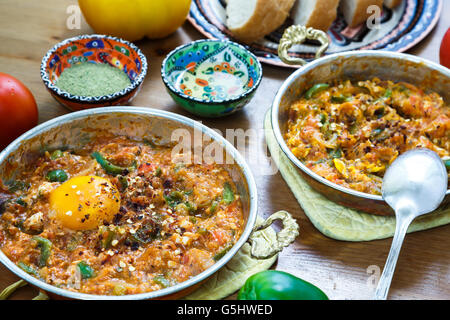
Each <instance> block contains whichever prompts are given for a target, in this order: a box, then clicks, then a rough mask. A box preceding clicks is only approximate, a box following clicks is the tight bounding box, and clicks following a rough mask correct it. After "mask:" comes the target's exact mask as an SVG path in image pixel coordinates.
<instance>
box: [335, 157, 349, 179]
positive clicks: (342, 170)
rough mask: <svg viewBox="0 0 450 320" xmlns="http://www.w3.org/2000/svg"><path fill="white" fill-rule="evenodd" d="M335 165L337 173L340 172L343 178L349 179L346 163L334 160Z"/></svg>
mask: <svg viewBox="0 0 450 320" xmlns="http://www.w3.org/2000/svg"><path fill="white" fill-rule="evenodd" d="M333 163H334V166H335V167H336V169H337V171H339V173H340V174H342V176H343V177H344V178H346V179H347V178H348V171H347V167H346V166H345V163H344V161H342V160H340V159H333Z"/></svg>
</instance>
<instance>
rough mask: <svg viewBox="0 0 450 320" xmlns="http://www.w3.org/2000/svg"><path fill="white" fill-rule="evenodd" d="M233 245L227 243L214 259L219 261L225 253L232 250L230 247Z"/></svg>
mask: <svg viewBox="0 0 450 320" xmlns="http://www.w3.org/2000/svg"><path fill="white" fill-rule="evenodd" d="M232 247H233V245H232V244H229V245H227V246H226V247H225V248H223V249H222V250H220V251H219V252H218V253H216V255H214V256H213V260H214V261H219V260H220V259H222V258H223V256H224V255H226V254H227V252H228V251H230V249H231V248H232Z"/></svg>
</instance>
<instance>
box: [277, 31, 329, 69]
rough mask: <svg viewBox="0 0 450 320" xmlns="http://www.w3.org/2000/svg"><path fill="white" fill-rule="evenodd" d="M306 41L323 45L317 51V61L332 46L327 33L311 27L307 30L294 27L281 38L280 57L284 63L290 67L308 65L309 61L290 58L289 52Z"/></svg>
mask: <svg viewBox="0 0 450 320" xmlns="http://www.w3.org/2000/svg"><path fill="white" fill-rule="evenodd" d="M306 39H311V40H318V41H319V42H320V43H321V46H320V48H319V50H317V51H316V56H315V58H316V59H317V58H319V57H320V56H321V55H322V54H323V53H324V52H325V50H327V48H328V46H329V44H330V40H329V39H328V36H327V34H326V33H325V32H323V31H321V30H317V29H314V28H311V27H309V28H307V27H305V26H300V25H292V26H290V27H289V28H287V29H286V30H285V31H284V33H283V36H282V37H281V40H280V44H279V45H278V57H279V58H280V59H281V60H282V61H283V62H284V63H286V64H289V65H301V66H303V65H305V64H306V63H308V62H307V61H305V60H303V59H301V58H295V57H291V56H289V54H288V50H289V49H290V48H291V47H292V46H293V45H294V44H301V43H303V42H305V40H306Z"/></svg>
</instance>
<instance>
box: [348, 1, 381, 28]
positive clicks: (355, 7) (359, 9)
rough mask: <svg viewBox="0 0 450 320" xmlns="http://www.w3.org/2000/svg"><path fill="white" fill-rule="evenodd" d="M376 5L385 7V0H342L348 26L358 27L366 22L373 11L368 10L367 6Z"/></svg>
mask: <svg viewBox="0 0 450 320" xmlns="http://www.w3.org/2000/svg"><path fill="white" fill-rule="evenodd" d="M371 5H375V6H377V7H379V8H380V12H381V10H382V9H383V0H341V6H340V9H341V10H342V13H343V15H344V18H345V21H346V22H347V24H348V26H350V27H356V26H358V25H360V24H361V23H363V22H365V21H366V20H367V18H369V17H370V16H371V15H372V14H373V12H367V8H368V7H369V6H371Z"/></svg>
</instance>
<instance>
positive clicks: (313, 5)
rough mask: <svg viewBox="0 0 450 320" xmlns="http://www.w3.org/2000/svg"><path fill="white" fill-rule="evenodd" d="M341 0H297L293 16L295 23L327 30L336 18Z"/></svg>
mask: <svg viewBox="0 0 450 320" xmlns="http://www.w3.org/2000/svg"><path fill="white" fill-rule="evenodd" d="M338 5H339V0H297V2H296V3H295V5H294V7H293V9H292V12H291V17H292V19H293V20H294V24H299V25H303V26H306V27H312V28H314V29H320V30H323V31H327V30H328V29H329V28H330V26H331V24H332V23H333V21H334V20H335V19H336V15H337V7H338Z"/></svg>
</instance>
